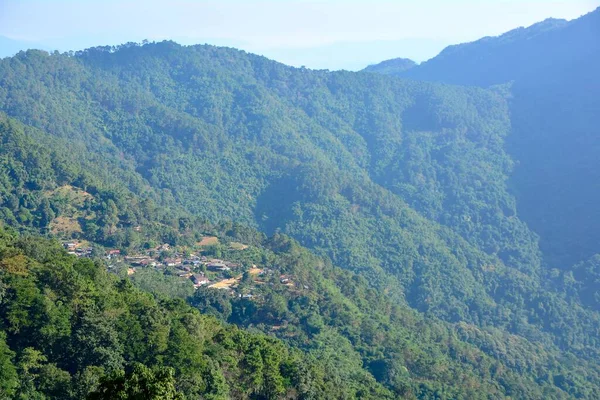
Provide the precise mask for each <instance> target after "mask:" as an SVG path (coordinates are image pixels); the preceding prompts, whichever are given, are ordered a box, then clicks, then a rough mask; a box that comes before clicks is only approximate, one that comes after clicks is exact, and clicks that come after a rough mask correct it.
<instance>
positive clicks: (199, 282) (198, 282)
mask: <svg viewBox="0 0 600 400" xmlns="http://www.w3.org/2000/svg"><path fill="white" fill-rule="evenodd" d="M190 280H191V281H192V283H193V284H194V286H196V287H199V286H203V285H208V283H209V282H210V281H209V280H208V278H206V277H205V276H204V275H202V274H192V276H190Z"/></svg>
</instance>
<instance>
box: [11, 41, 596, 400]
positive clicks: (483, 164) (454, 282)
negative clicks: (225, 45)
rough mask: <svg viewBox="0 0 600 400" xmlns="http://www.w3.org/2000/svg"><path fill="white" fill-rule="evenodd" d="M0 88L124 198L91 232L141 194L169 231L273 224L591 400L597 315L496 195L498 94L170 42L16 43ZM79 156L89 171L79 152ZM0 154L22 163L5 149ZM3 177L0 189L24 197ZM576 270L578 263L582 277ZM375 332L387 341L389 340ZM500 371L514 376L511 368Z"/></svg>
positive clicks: (500, 143)
mask: <svg viewBox="0 0 600 400" xmlns="http://www.w3.org/2000/svg"><path fill="white" fill-rule="evenodd" d="M415 68H416V67H415ZM0 82H1V83H2V85H1V88H2V89H1V90H0V109H1V110H3V111H4V112H6V113H7V114H8V115H9V116H10V117H11V118H15V119H18V120H19V121H21V123H23V124H27V125H28V128H26V129H32V130H34V131H35V132H37V133H36V134H40V135H42V137H48V141H49V142H50V141H58V142H59V143H66V144H68V145H69V146H70V147H68V148H69V149H70V150H71V151H72V154H74V155H75V156H73V157H71V158H70V160H71V161H72V162H73V163H74V164H76V165H78V168H81V169H84V170H85V169H86V168H89V169H90V171H96V170H98V174H99V176H105V175H106V174H107V173H106V172H104V173H103V172H102V167H103V166H105V165H106V166H107V168H106V170H108V171H115V173H114V174H113V175H112V176H114V178H113V179H112V182H111V180H110V179H104V178H102V180H101V181H102V182H104V183H103V184H104V185H107V186H109V187H110V186H111V185H110V184H112V185H113V186H120V187H122V188H123V190H124V191H127V192H129V193H130V195H129V196H130V197H129V198H128V197H125V198H124V200H125V201H122V202H121V203H119V202H116V201H114V200H113V203H115V204H114V207H113V205H112V204H111V203H110V202H108V200H107V201H105V202H103V203H106V204H105V205H102V206H101V208H102V212H103V213H104V214H103V219H101V220H102V221H103V224H104V226H103V227H102V228H106V229H101V230H100V231H101V233H102V235H101V236H99V237H94V238H95V239H100V240H115V239H113V238H115V237H118V236H119V235H114V234H113V233H114V232H113V231H114V230H115V229H117V228H124V232H128V231H127V228H128V227H129V228H131V227H133V224H132V223H131V222H130V217H129V216H127V217H126V216H125V215H124V213H122V212H119V211H120V209H121V207H124V208H125V210H126V209H127V206H126V204H125V203H127V199H132V200H135V201H138V202H140V203H142V202H143V201H144V200H146V199H147V198H149V199H156V202H157V204H159V205H160V207H164V208H165V214H166V216H165V218H162V217H160V218H156V219H155V218H154V217H153V216H152V215H151V214H152V213H151V212H146V213H141V214H142V215H141V216H142V217H144V218H145V219H146V220H147V221H146V222H153V221H156V220H158V223H159V224H162V225H164V226H167V227H168V226H170V227H171V229H172V230H174V229H175V227H176V226H183V227H185V226H186V221H185V220H181V219H177V218H178V217H175V218H173V217H172V216H171V217H169V215H171V211H176V212H180V209H183V210H181V212H182V213H184V215H185V213H187V216H190V215H193V216H195V217H202V218H206V219H209V220H211V221H214V222H219V221H224V220H236V221H240V222H244V223H247V224H249V225H252V226H254V227H257V228H260V229H261V230H263V231H265V232H267V233H269V234H270V233H275V232H278V231H281V232H285V233H287V234H290V235H292V236H294V237H295V238H297V239H298V240H299V241H300V242H301V243H302V244H303V245H306V246H308V247H310V248H311V249H313V250H314V251H315V252H316V253H318V254H319V255H326V256H328V257H329V258H331V259H332V260H333V261H334V263H335V264H336V265H340V266H342V267H344V268H346V269H349V270H352V271H355V272H358V273H360V274H361V275H362V277H363V278H364V279H366V286H367V287H370V288H375V289H376V290H378V291H379V292H380V293H384V294H385V296H386V297H387V298H388V300H389V301H390V302H391V304H396V305H400V304H408V305H410V306H411V307H412V308H414V309H415V310H418V311H419V312H422V313H424V314H425V315H426V317H427V318H432V320H437V318H441V319H442V320H444V321H445V323H449V324H454V325H452V326H453V327H456V329H458V330H459V331H460V332H461V335H462V336H463V337H464V338H465V341H468V342H469V343H470V344H471V345H475V346H477V347H478V349H479V350H480V351H483V352H484V353H486V354H487V355H488V356H489V357H491V358H492V359H494V360H496V361H497V360H499V359H501V358H502V357H505V355H503V352H502V350H501V349H500V348H501V347H502V346H504V345H499V344H498V345H492V344H491V343H490V342H494V341H495V340H496V339H495V338H494V337H493V336H494V335H493V334H491V335H492V336H491V337H490V336H488V333H489V331H494V332H497V333H498V335H499V336H501V337H504V338H505V339H504V340H506V341H507V343H510V342H512V341H518V342H521V341H522V343H523V346H524V347H526V348H536V346H539V348H541V349H543V352H548V353H551V354H555V355H556V356H553V357H555V359H559V358H560V359H561V362H564V363H565V365H570V364H573V368H581V369H583V370H588V371H592V372H590V373H589V374H585V375H584V376H583V377H580V378H577V379H575V378H572V377H570V376H569V377H567V376H565V374H563V373H557V374H555V375H556V381H557V383H554V382H553V381H554V379H555V378H554V377H552V378H549V377H550V376H551V375H552V376H554V374H550V375H548V374H547V375H544V373H545V372H547V371H549V370H552V368H553V367H552V368H550V365H554V364H555V361H552V360H550V359H544V360H543V361H540V363H539V364H536V366H535V367H531V369H532V371H533V370H536V371H537V370H542V371H544V373H541V372H540V373H538V372H532V376H533V377H534V378H532V379H534V380H536V382H538V381H539V383H540V385H542V386H544V385H549V386H548V388H547V390H551V391H555V390H559V391H558V392H556V393H558V394H557V396H561V395H562V396H568V395H573V396H575V395H577V393H582V394H581V396H583V397H586V396H587V397H592V396H593V393H595V392H594V391H595V390H597V387H598V386H597V383H596V382H597V379H596V375H595V372H593V371H595V368H596V366H597V363H598V350H599V346H600V343H599V342H598V337H597V335H595V334H594V333H595V332H597V330H598V327H599V326H600V319H599V315H598V312H597V309H594V306H593V303H591V304H590V302H589V301H587V289H583V290H584V291H585V293H584V292H583V291H582V292H581V294H582V296H579V288H578V287H577V285H571V286H568V285H564V284H568V281H567V280H566V279H565V280H561V276H560V274H559V275H558V276H553V278H552V279H550V277H548V274H547V271H545V270H544V269H543V268H542V266H541V254H540V251H539V248H538V245H537V237H536V235H535V234H533V233H532V232H531V230H529V228H528V226H527V225H526V224H525V223H523V221H521V220H520V219H519V215H518V214H517V210H516V202H515V199H514V197H513V196H512V195H511V194H510V193H509V191H508V187H507V186H508V185H507V180H508V178H509V176H510V175H511V173H512V170H513V168H514V165H513V164H514V163H513V160H512V159H511V158H510V157H509V155H508V154H507V153H506V151H505V145H506V142H505V141H506V138H507V136H508V135H509V133H510V126H511V125H510V119H509V108H508V104H507V102H506V100H505V98H504V97H503V93H502V92H501V91H499V92H496V91H490V90H484V89H478V88H460V87H453V86H448V85H439V84H431V83H418V82H409V81H401V80H398V79H394V78H389V77H385V76H379V75H376V74H364V73H361V74H356V73H348V72H339V73H329V72H324V71H310V70H305V69H294V68H290V67H286V66H283V65H281V64H278V63H275V62H272V61H269V60H267V59H265V58H262V57H257V56H253V55H248V54H246V53H243V52H239V51H236V50H232V49H222V48H215V47H211V46H193V47H181V46H178V45H176V44H174V43H171V42H163V43H158V44H148V45H144V46H137V45H126V46H122V47H119V48H110V47H107V48H94V49H88V50H86V51H84V52H80V53H77V54H76V55H74V56H69V55H67V54H62V55H59V54H53V55H49V54H47V53H44V52H39V51H29V52H27V53H22V54H19V55H17V56H16V57H13V58H10V59H5V60H2V61H0ZM27 146H29V145H27ZM57 147H59V146H57ZM76 149H78V150H76ZM93 153H98V154H99V156H98V157H101V158H102V161H99V160H89V157H96V156H94V155H93ZM8 157H9V159H13V160H19V159H20V153H19V152H14V153H10V154H9V155H8ZM46 158H48V156H46ZM88 160H89V161H88ZM94 174H95V172H94ZM103 174H104V175H103ZM111 174H112V173H109V175H111ZM7 176H8V177H9V178H10V179H9V180H12V181H18V180H17V179H16V178H15V177H12V176H11V175H10V173H8V174H7ZM18 182H20V183H18V184H15V183H11V185H12V186H11V188H10V189H9V190H7V193H8V192H10V193H11V194H12V193H18V190H21V189H18V188H25V189H27V190H31V188H29V187H27V184H26V181H18ZM68 183H69V184H70V185H74V186H75V187H78V186H77V182H75V181H68ZM61 184H62V183H61ZM7 187H8V185H7ZM78 188H79V189H84V188H82V187H78ZM34 189H35V188H34ZM138 197H139V200H138ZM17 198H18V196H17ZM39 204H42V203H39ZM2 206H3V207H5V208H9V209H10V208H11V207H12V209H11V212H12V213H13V215H14V211H15V210H17V212H18V210H19V207H21V205H18V204H11V203H9V202H8V200H6V199H4V198H3V199H2ZM25 208H27V207H25ZM44 208H45V207H42V208H41V210H40V211H43V209H44ZM135 208H137V206H136V207H134V208H133V209H135ZM170 208H173V210H170ZM89 211H95V210H94V209H93V208H92V209H90V210H89ZM115 214H116V215H115ZM127 214H134V215H135V212H134V211H132V212H129V213H127ZM173 215H175V216H177V215H178V214H177V213H174V214H173ZM115 217H116V218H115ZM136 218H140V217H139V216H136ZM168 219H171V220H172V221H171V223H170V224H169V221H168ZM173 219H175V220H173ZM17 225H19V222H18V221H17ZM39 228H41V229H43V228H45V227H44V226H40V227H39ZM93 231H94V232H92V233H94V235H96V234H97V231H98V230H93ZM130 231H131V230H129V232H130ZM88 234H90V232H85V231H84V232H83V235H88ZM165 236H169V235H165ZM171 236H172V235H171ZM119 240H120V241H119V242H118V243H119V245H122V246H124V247H127V245H128V244H129V243H128V242H127V238H124V239H119ZM169 240H178V238H177V237H172V239H169ZM588 269H592V270H593V264H592V267H590V268H587V267H586V266H583V267H582V270H588ZM583 299H586V301H584V300H583ZM365 313H366V311H365ZM233 322H237V323H240V324H250V323H256V322H257V321H253V320H252V319H251V318H249V319H243V318H242V319H240V320H237V321H233ZM367 325H370V323H369V324H367ZM347 326H348V327H347V328H345V327H344V326H342V327H341V329H342V330H343V329H348V330H349V329H350V328H349V325H347ZM444 326H448V325H444ZM413 329H418V328H413ZM440 329H443V328H440ZM432 336H433V337H435V336H436V335H435V334H433V335H432ZM450 336H451V335H450ZM349 337H350V339H349V340H351V343H352V345H353V346H359V342H357V341H352V340H353V339H352V336H349ZM386 340H387V342H385V343H387V346H388V347H389V346H390V344H391V343H392V342H393V340H391V339H386ZM436 340H438V339H428V341H427V343H431V342H436ZM444 340H446V339H444ZM529 346H533V347H529ZM385 347H386V346H384V345H381V351H382V352H383V351H384V349H385ZM428 351H431V352H433V350H431V349H428ZM440 351H441V352H448V353H449V354H451V353H453V352H454V351H455V350H454V349H453V348H450V347H443V348H442V349H441V350H440ZM541 352H542V351H538V353H541ZM560 352H562V354H560ZM531 353H532V354H536V351H531ZM558 354H560V356H559V355H558ZM363 357H365V356H364V355H363ZM394 357H402V355H401V356H397V355H394ZM394 357H391V359H392V360H393V359H395V358H394ZM563 358H564V359H565V360H570V361H565V360H563ZM365 359H366V357H365V358H363V362H364V361H365ZM383 360H384V361H385V362H389V360H388V359H386V358H383ZM377 361H378V359H377V358H373V359H369V362H374V364H373V365H372V368H373V370H372V372H373V374H374V375H376V376H378V377H379V379H380V380H384V379H392V378H391V377H390V376H389V375H386V374H388V373H389V374H392V375H393V374H395V372H394V373H392V372H390V371H397V369H394V368H395V367H394V368H392V369H391V370H389V371H388V372H386V373H383V372H381V371H382V369H381V368H379V367H378V365H379V366H381V365H380V364H377ZM385 362H384V363H385ZM536 362H537V360H536ZM507 363H509V364H510V365H511V367H510V368H512V369H511V371H513V370H519V369H520V368H522V367H521V366H519V363H516V364H515V363H513V361H507ZM392 364H393V362H392ZM386 368H387V367H386ZM473 368H474V369H475V370H477V371H478V372H477V373H478V374H479V376H486V377H487V374H492V372H490V370H489V369H485V368H484V367H482V366H475V367H473ZM482 368H483V369H484V370H483V372H482ZM400 369H401V368H400ZM442 370H444V369H443V368H442ZM375 371H379V372H375ZM384 371H385V369H384ZM442 372H443V371H442ZM442 372H440V371H437V370H435V369H427V368H424V369H423V370H419V372H418V374H419V376H421V377H422V376H426V374H428V373H431V374H432V376H435V374H438V373H439V374H442ZM493 374H495V372H494V373H493ZM385 376H388V378H385ZM440 379H441V378H440ZM551 380H552V382H551ZM558 382H560V383H558ZM402 385H403V383H402V382H400V383H399V386H398V387H402ZM490 385H492V386H494V385H497V383H494V382H492V383H490ZM516 386H519V384H517V385H516ZM556 388H558V389H556ZM538 389H539V388H538ZM538 389H535V390H536V391H537V390H538ZM486 390H487V389H486ZM515 390H517V389H515V385H513V384H512V383H511V384H507V386H506V387H505V388H504V389H502V390H501V392H502V393H504V394H506V395H511V393H519V394H522V396H521V397H526V396H529V397H532V398H535V397H536V395H538V394H539V392H535V393H533V392H532V393H530V394H526V391H525V392H520V391H516V392H515ZM519 390H520V389H519ZM539 390H542V391H543V390H545V389H539ZM560 391H562V392H564V393H562V392H560ZM448 397H453V396H452V395H451V394H450V395H448ZM490 397H493V396H490ZM537 397H539V396H537Z"/></svg>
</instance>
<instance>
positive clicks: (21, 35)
mask: <svg viewBox="0 0 600 400" xmlns="http://www.w3.org/2000/svg"><path fill="white" fill-rule="evenodd" d="M598 6H600V0H594V1H592V0H568V1H564V0H563V1H553V0H479V1H476V0H457V1H450V0H419V1H416V0H412V1H408V0H395V1H391V0H370V1H358V0H345V1H342V0H330V1H307V0H279V1H273V0H271V1H236V0H221V1H202V0H173V1H157V0H145V1H142V0H139V1H133V0H124V1H116V0H78V1H75V0H56V1H54V0H0V36H5V37H8V38H11V39H15V40H18V41H30V42H34V43H35V44H36V45H37V46H38V47H44V48H46V49H54V48H56V49H59V50H69V49H80V48H85V47H90V46H95V45H105V44H118V43H122V42H127V41H141V40H142V39H149V40H161V39H173V40H176V41H178V42H180V43H185V44H191V43H212V44H219V45H227V46H232V47H237V48H242V49H244V50H247V51H251V52H254V53H259V54H264V55H266V56H268V57H270V58H274V59H276V60H279V61H282V62H285V63H287V64H292V65H297V66H299V65H306V66H308V67H311V68H329V69H339V68H346V69H357V68H361V67H363V66H365V65H366V64H369V63H374V62H378V61H381V60H383V59H388V58H392V57H409V58H413V59H415V60H417V61H423V60H426V59H428V58H431V57H433V56H434V55H435V54H437V52H439V51H440V50H441V49H442V48H443V47H444V46H446V45H448V44H453V43H459V42H464V41H470V40H475V39H478V38H480V37H482V36H487V35H498V34H500V33H502V32H505V31H507V30H510V29H513V28H516V27H519V26H528V25H531V24H533V23H535V22H538V21H541V20H543V19H546V18H548V17H555V18H566V19H573V18H577V17H579V16H580V15H582V14H585V13H587V12H589V11H591V10H593V9H594V8H596V7H598Z"/></svg>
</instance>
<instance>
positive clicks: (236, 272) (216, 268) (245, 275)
mask: <svg viewBox="0 0 600 400" xmlns="http://www.w3.org/2000/svg"><path fill="white" fill-rule="evenodd" d="M62 244H63V247H64V248H65V249H66V250H67V252H68V253H69V254H71V255H74V256H77V257H88V258H91V257H94V256H95V255H98V254H97V253H98V252H97V251H95V249H94V248H93V247H92V246H91V244H90V243H89V242H85V241H77V240H71V241H64V242H63V243H62ZM216 244H218V238H216V237H210V236H209V237H205V238H203V240H201V241H200V242H198V243H197V245H196V246H195V247H194V248H193V249H192V250H191V251H190V250H189V249H181V248H174V247H172V246H170V245H169V244H166V243H165V244H161V245H159V246H156V247H155V248H151V249H147V250H145V251H143V252H139V253H136V254H123V253H122V251H121V250H120V249H106V250H105V251H104V254H103V257H104V258H105V259H106V260H107V261H108V262H109V268H112V267H115V266H116V265H119V264H124V265H125V266H126V268H127V275H128V276H133V275H135V274H136V272H138V271H139V270H140V269H144V268H152V269H154V270H156V271H161V272H162V273H164V274H168V275H174V276H177V277H179V278H180V279H181V280H189V281H191V283H192V284H193V287H194V288H195V289H198V288H201V287H206V288H209V289H215V290H227V291H228V293H229V294H230V295H231V296H237V297H241V298H245V299H256V298H258V297H260V295H257V294H256V293H254V292H255V290H254V289H255V288H256V287H257V286H258V285H264V284H267V283H269V284H273V282H277V281H278V282H279V283H280V284H281V285H283V286H284V287H287V288H289V289H294V288H295V283H294V280H293V277H291V276H289V275H285V274H280V273H279V272H278V271H277V270H276V269H273V268H266V267H264V266H263V267H259V266H257V265H256V264H249V263H244V262H240V261H238V260H230V259H224V258H223V257H222V258H216V257H212V256H208V255H205V254H203V253H207V252H208V251H207V249H209V248H210V247H211V246H214V245H216ZM247 249H248V246H247V245H243V244H241V243H235V242H234V243H230V245H229V250H231V252H243V251H245V250H247ZM236 258H238V257H236ZM242 279H244V280H245V283H246V285H245V287H244V290H239V289H240V282H241V281H242ZM248 281H250V282H251V284H250V285H248V284H247V283H248Z"/></svg>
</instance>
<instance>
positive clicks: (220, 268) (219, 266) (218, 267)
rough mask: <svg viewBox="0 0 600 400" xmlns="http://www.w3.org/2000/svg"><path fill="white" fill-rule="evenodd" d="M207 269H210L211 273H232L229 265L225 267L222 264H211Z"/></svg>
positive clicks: (207, 265)
mask: <svg viewBox="0 0 600 400" xmlns="http://www.w3.org/2000/svg"><path fill="white" fill-rule="evenodd" d="M206 268H208V269H209V270H211V271H230V270H231V268H229V267H228V266H227V265H225V264H224V263H222V262H211V263H208V264H206Z"/></svg>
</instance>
